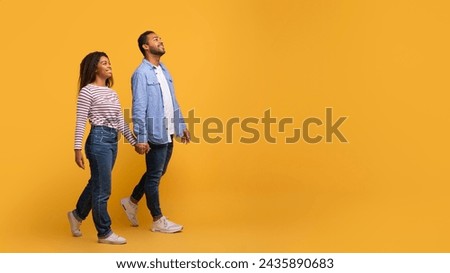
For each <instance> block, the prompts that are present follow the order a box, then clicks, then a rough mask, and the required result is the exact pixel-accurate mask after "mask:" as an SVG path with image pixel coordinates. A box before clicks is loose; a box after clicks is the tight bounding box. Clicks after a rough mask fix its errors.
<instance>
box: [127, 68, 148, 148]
mask: <svg viewBox="0 0 450 273" xmlns="http://www.w3.org/2000/svg"><path fill="white" fill-rule="evenodd" d="M146 88H147V79H146V77H145V75H144V74H142V73H134V74H133V77H132V78H131V89H132V92H133V102H132V116H133V131H134V134H135V135H136V137H137V142H138V143H147V142H148V133H147V120H146V118H147V117H146V116H147V105H148V97H147V93H146Z"/></svg>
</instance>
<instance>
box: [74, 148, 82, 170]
mask: <svg viewBox="0 0 450 273" xmlns="http://www.w3.org/2000/svg"><path fill="white" fill-rule="evenodd" d="M75 163H77V165H78V167H80V168H82V169H83V170H84V158H83V153H82V152H81V150H75Z"/></svg>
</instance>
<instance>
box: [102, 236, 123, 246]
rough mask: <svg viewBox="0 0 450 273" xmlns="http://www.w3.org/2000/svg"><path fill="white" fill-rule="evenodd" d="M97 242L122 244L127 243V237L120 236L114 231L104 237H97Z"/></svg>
mask: <svg viewBox="0 0 450 273" xmlns="http://www.w3.org/2000/svg"><path fill="white" fill-rule="evenodd" d="M98 242H99V243H101V244H111V245H123V244H126V243H127V239H125V238H123V237H120V236H119V235H117V234H115V233H111V235H109V236H108V237H106V238H102V239H100V238H99V239H98Z"/></svg>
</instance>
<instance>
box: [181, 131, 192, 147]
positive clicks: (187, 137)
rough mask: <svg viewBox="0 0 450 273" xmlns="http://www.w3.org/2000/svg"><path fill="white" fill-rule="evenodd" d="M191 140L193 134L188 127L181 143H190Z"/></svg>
mask: <svg viewBox="0 0 450 273" xmlns="http://www.w3.org/2000/svg"><path fill="white" fill-rule="evenodd" d="M189 142H191V134H190V133H189V130H188V129H184V131H183V136H182V137H181V143H184V144H188V143H189Z"/></svg>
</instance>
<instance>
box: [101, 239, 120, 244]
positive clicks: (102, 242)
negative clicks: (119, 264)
mask: <svg viewBox="0 0 450 273" xmlns="http://www.w3.org/2000/svg"><path fill="white" fill-rule="evenodd" d="M97 242H98V243H99V244H108V245H124V244H126V243H127V242H126V241H125V242H114V241H107V240H103V239H98V241H97Z"/></svg>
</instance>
